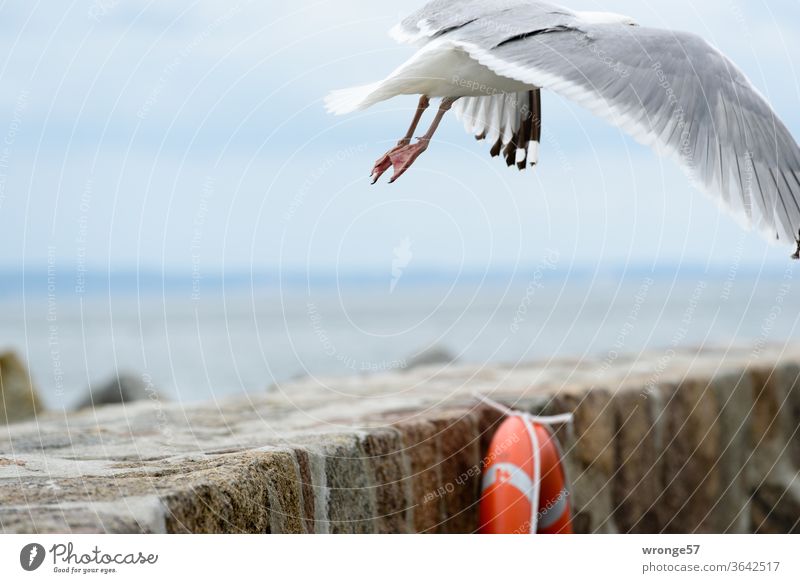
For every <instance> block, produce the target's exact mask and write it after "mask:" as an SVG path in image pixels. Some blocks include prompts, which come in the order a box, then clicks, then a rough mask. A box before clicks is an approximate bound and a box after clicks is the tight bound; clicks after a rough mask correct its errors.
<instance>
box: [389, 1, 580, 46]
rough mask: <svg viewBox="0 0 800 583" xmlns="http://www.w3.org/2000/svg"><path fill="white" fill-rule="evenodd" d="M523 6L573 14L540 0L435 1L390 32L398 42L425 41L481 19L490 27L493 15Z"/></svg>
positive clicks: (532, 10) (551, 12)
mask: <svg viewBox="0 0 800 583" xmlns="http://www.w3.org/2000/svg"><path fill="white" fill-rule="evenodd" d="M520 8H523V9H525V10H528V11H530V12H538V13H539V14H541V15H546V14H568V15H573V12H571V11H569V10H567V9H565V8H561V7H559V6H555V5H553V4H549V3H547V2H539V1H538V0H433V2H429V3H428V4H426V5H425V6H423V7H422V8H420V9H419V10H417V11H416V12H415V13H414V14H412V15H410V16H409V17H408V18H406V19H404V20H403V21H402V22H401V23H400V24H398V25H397V26H395V27H394V28H393V29H392V30H390V31H389V34H390V35H391V36H392V38H394V39H395V40H396V41H397V42H401V43H410V44H417V43H424V42H427V41H429V40H430V39H432V38H435V37H437V36H439V35H442V34H445V33H447V32H451V31H453V30H457V29H458V28H460V27H462V26H464V25H466V24H470V23H472V22H476V21H478V20H482V21H483V24H484V25H485V26H491V24H492V17H493V16H495V15H499V14H503V13H506V12H508V11H511V10H515V9H516V10H519V9H520ZM530 12H529V14H530ZM507 22H508V21H504V22H503V25H504V26H506V25H507V24H506V23H507ZM515 28H516V26H515Z"/></svg>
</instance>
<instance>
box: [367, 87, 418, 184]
mask: <svg viewBox="0 0 800 583" xmlns="http://www.w3.org/2000/svg"><path fill="white" fill-rule="evenodd" d="M430 104H431V102H430V99H428V97H427V96H426V95H423V96H422V97H420V98H419V105H417V113H416V114H414V119H413V120H411V127H409V128H408V132H407V133H406V135H405V136H404V137H403V139H402V140H400V141H399V142H397V145H396V146H395V147H394V148H392V149H391V150H389V151H388V152H386V153H385V154H384V155H383V156H381V158H380V159H379V160H378V161H377V162H375V167H374V168H373V169H372V174H370V176H372V184H375V183H376V182H378V179H379V178H380V177H381V176H382V175H383V173H384V172H386V171H387V170H388V169H389V166H391V165H392V160H391V158H390V155H391V154H392V153H393V152H395V151H396V150H399V149H400V148H402V147H404V146H407V145H409V144H410V143H411V138H413V137H414V132H415V131H417V126H418V125H419V122H420V120H421V119H422V115H423V114H424V113H425V110H426V109H428V106H429V105H430Z"/></svg>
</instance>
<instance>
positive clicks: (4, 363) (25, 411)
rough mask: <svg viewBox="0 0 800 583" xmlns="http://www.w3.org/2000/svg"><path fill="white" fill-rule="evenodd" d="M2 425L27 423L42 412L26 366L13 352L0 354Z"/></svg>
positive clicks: (0, 416) (0, 419)
mask: <svg viewBox="0 0 800 583" xmlns="http://www.w3.org/2000/svg"><path fill="white" fill-rule="evenodd" d="M0 397H2V398H0V425H5V424H10V423H17V422H19V421H25V420H26V419H30V418H31V417H33V416H35V415H36V413H38V412H39V411H41V410H42V405H41V400H40V399H39V395H38V393H37V391H36V387H34V386H33V382H32V381H31V377H30V374H29V373H28V370H27V369H26V368H25V364H24V363H23V362H22V360H20V358H19V357H18V356H17V355H16V354H14V353H13V352H6V353H4V354H0Z"/></svg>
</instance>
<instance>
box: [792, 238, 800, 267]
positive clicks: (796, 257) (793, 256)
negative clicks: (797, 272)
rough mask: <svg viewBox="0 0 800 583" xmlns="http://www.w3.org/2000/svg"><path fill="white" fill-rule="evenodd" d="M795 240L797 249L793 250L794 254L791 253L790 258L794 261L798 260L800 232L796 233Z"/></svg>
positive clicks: (799, 258)
mask: <svg viewBox="0 0 800 583" xmlns="http://www.w3.org/2000/svg"><path fill="white" fill-rule="evenodd" d="M795 241H797V251H795V254H794V255H792V259H794V260H795V261H800V233H798V234H797V238H796V239H795Z"/></svg>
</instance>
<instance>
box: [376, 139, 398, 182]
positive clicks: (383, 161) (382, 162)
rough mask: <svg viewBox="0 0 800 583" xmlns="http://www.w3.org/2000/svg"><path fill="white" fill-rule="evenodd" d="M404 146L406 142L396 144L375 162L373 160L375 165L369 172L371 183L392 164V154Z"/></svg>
mask: <svg viewBox="0 0 800 583" xmlns="http://www.w3.org/2000/svg"><path fill="white" fill-rule="evenodd" d="M405 146H406V144H403V143H400V144H398V145H396V146H395V147H394V148H392V149H391V150H389V151H388V152H386V153H385V154H384V155H383V156H381V158H380V159H379V160H378V161H377V162H375V166H374V167H373V168H372V173H371V174H370V177H371V178H372V184H375V183H376V182H378V180H379V179H380V177H381V176H383V174H384V172H386V171H387V170H388V169H389V168H390V167H391V166H392V154H394V153H395V152H397V151H398V150H400V149H402V148H404V147H405Z"/></svg>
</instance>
